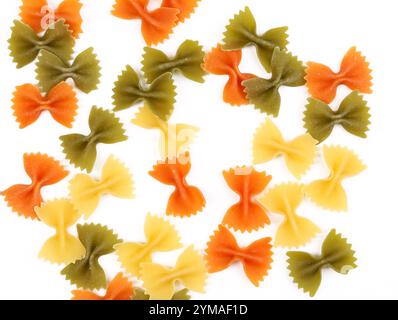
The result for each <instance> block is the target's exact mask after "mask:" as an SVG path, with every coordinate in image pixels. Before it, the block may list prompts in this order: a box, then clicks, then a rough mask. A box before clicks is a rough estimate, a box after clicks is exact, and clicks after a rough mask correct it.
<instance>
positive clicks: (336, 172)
mask: <svg viewBox="0 0 398 320" xmlns="http://www.w3.org/2000/svg"><path fill="white" fill-rule="evenodd" d="M323 156H324V158H325V161H326V164H327V166H328V168H329V169H330V174H329V177H328V178H326V179H323V180H317V181H314V182H312V183H310V184H309V185H307V186H306V187H305V189H304V191H305V193H306V195H307V196H308V197H309V198H310V199H311V200H312V201H313V202H315V203H316V204H318V205H319V206H321V207H323V208H325V209H329V210H333V211H347V195H346V192H345V190H344V188H343V186H342V184H341V182H342V181H343V180H344V179H345V178H348V177H353V176H356V175H358V174H359V173H361V172H362V171H363V170H365V169H366V166H365V165H364V164H363V163H362V161H361V160H360V159H359V158H358V156H357V155H356V154H355V153H354V152H352V151H351V150H349V149H347V148H344V147H340V146H324V147H323Z"/></svg>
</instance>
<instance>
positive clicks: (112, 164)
mask: <svg viewBox="0 0 398 320" xmlns="http://www.w3.org/2000/svg"><path fill="white" fill-rule="evenodd" d="M69 190H70V197H71V199H72V203H73V204H74V205H75V207H76V208H77V209H78V210H79V212H80V213H82V214H84V216H85V218H88V217H89V216H90V215H91V214H92V213H93V212H94V211H95V209H96V208H97V206H98V203H99V201H100V199H101V196H102V195H104V194H111V195H113V196H115V197H118V198H123V199H131V198H132V197H133V179H132V176H131V174H130V172H129V170H128V168H126V167H125V166H124V165H123V163H122V162H120V161H119V160H117V159H115V158H114V157H113V156H110V157H109V158H108V160H107V161H106V163H105V165H104V167H103V168H102V176H101V179H100V180H96V179H93V178H91V177H90V176H89V175H87V174H78V175H76V176H75V177H74V178H73V179H72V180H71V182H70V185H69Z"/></svg>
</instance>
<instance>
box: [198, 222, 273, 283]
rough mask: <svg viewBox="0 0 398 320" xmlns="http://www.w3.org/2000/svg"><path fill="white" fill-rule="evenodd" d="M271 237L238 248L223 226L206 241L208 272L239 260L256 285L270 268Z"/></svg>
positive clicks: (232, 236)
mask: <svg viewBox="0 0 398 320" xmlns="http://www.w3.org/2000/svg"><path fill="white" fill-rule="evenodd" d="M270 242H271V238H263V239H259V240H257V241H255V242H253V243H252V244H251V245H249V246H248V247H246V248H240V247H239V246H238V244H237V242H236V239H235V237H234V235H233V234H232V233H231V232H230V231H229V230H228V229H227V228H226V227H224V226H222V225H220V227H219V229H218V230H217V231H216V232H215V233H214V235H213V236H211V237H210V241H209V242H208V243H207V249H206V254H207V256H206V258H207V263H208V267H209V272H210V273H213V272H218V271H221V270H224V269H226V268H228V267H229V266H230V265H231V264H232V263H234V262H235V261H240V262H241V263H242V265H243V269H244V271H245V273H246V275H247V277H248V278H249V280H250V281H251V282H252V283H253V284H254V285H255V286H256V287H258V286H259V284H260V282H261V281H262V280H263V279H264V277H265V276H266V275H267V274H268V270H270V269H271V262H272V258H271V257H272V251H271V248H272V246H271V243H270Z"/></svg>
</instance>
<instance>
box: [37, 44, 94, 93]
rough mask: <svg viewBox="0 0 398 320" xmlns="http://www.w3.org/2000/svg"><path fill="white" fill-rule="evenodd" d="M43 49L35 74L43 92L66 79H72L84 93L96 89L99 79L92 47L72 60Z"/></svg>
mask: <svg viewBox="0 0 398 320" xmlns="http://www.w3.org/2000/svg"><path fill="white" fill-rule="evenodd" d="M69 60H70V59H61V58H60V57H59V56H57V55H55V54H53V53H51V52H49V51H46V50H43V51H42V52H41V53H40V55H39V58H38V62H37V68H36V74H37V77H36V78H37V80H39V86H40V88H41V89H42V90H43V91H44V92H48V91H50V90H51V89H52V88H53V87H54V86H56V85H57V84H58V83H60V82H62V81H66V80H67V79H72V80H73V82H74V84H75V86H76V88H78V89H79V90H81V91H83V92H84V93H90V92H91V91H93V90H95V89H97V86H98V84H99V81H100V80H99V79H100V76H101V74H100V70H101V67H100V65H99V61H98V59H97V56H96V55H95V53H94V49H93V48H88V49H86V50H84V51H83V52H81V53H79V54H78V55H77V56H76V58H75V60H74V61H73V62H69Z"/></svg>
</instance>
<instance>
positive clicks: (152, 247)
mask: <svg viewBox="0 0 398 320" xmlns="http://www.w3.org/2000/svg"><path fill="white" fill-rule="evenodd" d="M144 232H145V237H146V242H145V243H142V242H123V243H119V244H117V245H115V250H116V254H117V256H118V258H119V261H120V263H121V264H122V267H123V268H124V269H125V270H126V271H127V272H128V273H129V274H132V275H133V276H135V277H139V276H140V270H141V265H142V263H147V262H152V254H153V253H155V252H167V251H172V250H176V249H179V248H181V247H182V244H181V242H180V237H179V235H178V233H177V230H176V229H175V227H174V226H173V225H172V224H171V223H170V222H168V221H167V220H165V219H163V218H160V217H157V216H153V215H150V214H148V215H147V217H146V219H145V225H144Z"/></svg>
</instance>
